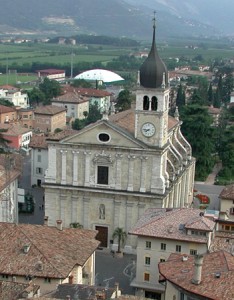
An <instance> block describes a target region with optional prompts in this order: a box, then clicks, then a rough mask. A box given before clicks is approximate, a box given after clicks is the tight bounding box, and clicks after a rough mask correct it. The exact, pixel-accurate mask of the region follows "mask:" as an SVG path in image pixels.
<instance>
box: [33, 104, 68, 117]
mask: <svg viewBox="0 0 234 300" xmlns="http://www.w3.org/2000/svg"><path fill="white" fill-rule="evenodd" d="M63 111H66V108H65V107H59V106H56V105H45V106H38V107H37V108H36V109H35V111H34V114H40V115H56V114H59V113H61V112H63Z"/></svg>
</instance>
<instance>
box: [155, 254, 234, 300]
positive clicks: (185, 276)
mask: <svg viewBox="0 0 234 300" xmlns="http://www.w3.org/2000/svg"><path fill="white" fill-rule="evenodd" d="M233 265H234V256H233V253H232V254H231V253H228V252H226V251H218V252H212V253H206V254H204V255H197V256H186V258H184V256H183V255H181V254H176V253H174V254H171V255H170V257H169V259H168V261H166V262H163V263H160V264H159V272H160V274H161V279H160V282H162V283H164V285H165V288H166V291H165V299H183V300H190V299H194V300H207V299H209V300H221V299H222V300H233V299H234V292H233V291H234V268H233Z"/></svg>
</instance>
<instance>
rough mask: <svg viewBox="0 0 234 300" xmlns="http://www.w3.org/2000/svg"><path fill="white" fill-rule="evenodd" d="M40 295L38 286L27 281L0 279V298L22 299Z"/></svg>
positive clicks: (9, 299) (5, 299)
mask: <svg viewBox="0 0 234 300" xmlns="http://www.w3.org/2000/svg"><path fill="white" fill-rule="evenodd" d="M39 296H40V287H39V286H37V285H33V284H29V283H18V282H10V281H0V299H4V300H20V299H21V300H22V299H32V298H37V299H38V297H39Z"/></svg>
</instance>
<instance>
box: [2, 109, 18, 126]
mask: <svg viewBox="0 0 234 300" xmlns="http://www.w3.org/2000/svg"><path fill="white" fill-rule="evenodd" d="M17 118H18V114H17V110H16V109H15V107H12V106H5V105H0V123H11V122H14V121H15V120H17Z"/></svg>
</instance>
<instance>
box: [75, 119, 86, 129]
mask: <svg viewBox="0 0 234 300" xmlns="http://www.w3.org/2000/svg"><path fill="white" fill-rule="evenodd" d="M85 124H86V120H85V119H82V120H80V119H75V121H74V122H73V123H72V129H75V130H81V129H82V128H84V127H85Z"/></svg>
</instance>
